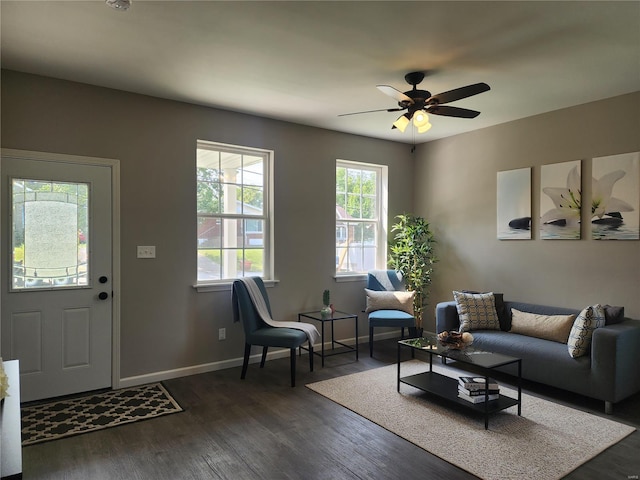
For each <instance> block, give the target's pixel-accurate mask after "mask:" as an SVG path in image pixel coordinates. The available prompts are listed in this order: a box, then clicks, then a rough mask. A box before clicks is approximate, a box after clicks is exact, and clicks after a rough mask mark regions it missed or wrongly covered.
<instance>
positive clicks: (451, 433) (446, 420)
mask: <svg viewBox="0 0 640 480" xmlns="http://www.w3.org/2000/svg"><path fill="white" fill-rule="evenodd" d="M428 368H429V366H428V364H426V363H425V362H421V361H419V360H411V361H408V362H403V363H402V370H401V373H402V376H405V375H413V374H416V373H420V372H422V371H426V370H428ZM433 368H434V370H435V371H437V372H439V373H442V374H445V375H448V376H450V377H454V378H457V377H459V376H461V375H465V374H466V375H469V374H468V373H465V372H463V371H462V370H457V369H455V368H451V367H447V366H444V365H436V364H434V365H433ZM396 378H397V366H396V365H390V366H387V367H382V368H376V369H374V370H368V371H365V372H360V373H355V374H351V375H346V376H343V377H338V378H333V379H330V380H325V381H322V382H317V383H311V384H308V385H307V387H308V388H310V389H311V390H313V391H315V392H317V393H319V394H321V395H323V396H325V397H327V398H329V399H331V400H333V401H334V402H336V403H338V404H340V405H342V406H344V407H346V408H348V409H349V410H352V411H353V412H355V413H357V414H359V415H361V416H363V417H365V418H367V419H368V420H371V421H372V422H374V423H376V424H378V425H380V426H381V427H383V428H385V429H386V430H389V431H390V432H393V433H395V434H396V435H398V436H400V437H402V438H404V439H405V440H408V441H409V442H411V443H413V444H415V445H417V446H419V447H420V448H422V449H424V450H426V451H427V452H429V453H432V454H433V455H436V456H438V457H440V458H442V459H443V460H445V461H447V462H449V463H451V464H453V465H456V466H457V467H459V468H461V469H463V470H466V471H467V472H469V473H472V474H473V475H476V476H478V477H480V478H482V479H484V480H516V479H517V480H522V479H523V478H535V479H536V480H557V479H559V478H562V477H563V476H565V475H567V474H568V473H570V472H571V471H573V470H575V469H576V468H577V467H579V466H580V465H582V464H583V463H585V462H587V461H588V460H590V459H591V458H593V457H595V456H596V455H598V454H599V453H601V452H602V451H604V450H605V449H607V448H608V447H610V446H611V445H613V444H615V443H617V442H619V441H620V440H622V439H623V438H624V437H626V436H627V435H629V434H631V433H632V432H633V431H634V430H635V428H633V427H630V426H627V425H624V424H621V423H618V422H615V421H612V420H609V419H606V418H602V417H599V416H596V415H592V414H589V413H585V412H581V411H578V410H575V409H572V408H569V407H565V406H562V405H558V404H555V403H553V402H549V401H546V400H543V399H540V398H537V397H534V396H531V395H527V394H524V393H523V398H522V416H521V417H519V416H518V414H517V407H511V408H509V409H507V410H504V411H502V412H499V413H496V414H493V415H492V416H491V417H490V418H489V430H485V429H484V418H483V417H482V416H478V415H477V414H475V413H474V412H470V411H469V412H467V411H466V410H460V409H456V408H453V407H452V406H450V405H447V404H446V402H444V401H434V399H433V397H431V396H430V395H428V394H426V393H424V392H422V391H420V390H418V389H416V388H414V387H412V386H410V385H406V384H401V386H400V393H398V391H397V389H396ZM500 391H501V393H505V394H506V395H509V396H513V397H514V398H517V391H514V390H512V389H510V388H508V387H507V386H505V385H501V386H500Z"/></svg>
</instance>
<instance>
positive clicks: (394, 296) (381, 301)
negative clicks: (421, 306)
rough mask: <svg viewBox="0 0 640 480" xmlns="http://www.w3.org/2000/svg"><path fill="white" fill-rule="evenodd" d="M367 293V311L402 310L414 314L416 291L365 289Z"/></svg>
mask: <svg viewBox="0 0 640 480" xmlns="http://www.w3.org/2000/svg"><path fill="white" fill-rule="evenodd" d="M364 291H365V293H366V294H367V308H366V310H365V312H366V313H369V312H374V311H376V310H402V311H403V312H407V313H408V314H409V315H413V314H414V312H413V298H414V297H415V296H416V292H389V291H378V290H369V289H368V288H365V289H364Z"/></svg>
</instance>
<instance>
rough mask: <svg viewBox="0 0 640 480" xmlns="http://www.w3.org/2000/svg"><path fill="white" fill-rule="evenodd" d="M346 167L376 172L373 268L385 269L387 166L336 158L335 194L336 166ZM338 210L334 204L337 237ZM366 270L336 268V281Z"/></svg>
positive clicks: (360, 273)
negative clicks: (375, 230)
mask: <svg viewBox="0 0 640 480" xmlns="http://www.w3.org/2000/svg"><path fill="white" fill-rule="evenodd" d="M340 167H342V168H347V169H357V170H370V171H375V172H376V179H377V184H376V192H377V201H376V207H377V208H376V217H377V220H374V221H375V222H376V223H377V236H376V246H377V247H376V255H375V264H376V265H375V268H376V269H386V268H387V249H388V243H387V229H388V216H389V215H388V199H389V194H388V184H389V181H388V178H389V174H388V170H389V169H388V167H387V166H386V165H379V164H374V163H364V162H356V161H352V160H342V159H337V160H336V187H335V188H336V195H337V169H338V168H340ZM349 221H350V222H356V223H357V222H358V221H362V222H367V223H370V222H371V221H372V220H371V219H349ZM338 222H339V219H338V211H337V205H336V225H335V228H334V230H335V237H336V238H337V234H338V231H337V229H338V225H337V224H338ZM337 247H338V244H337V240H336V242H335V248H334V251H336V253H337ZM366 274H367V272H366V271H346V272H344V271H338V270H337V269H336V272H335V278H336V281H349V280H352V279H353V280H359V279H361V278H362V277H363V276H366Z"/></svg>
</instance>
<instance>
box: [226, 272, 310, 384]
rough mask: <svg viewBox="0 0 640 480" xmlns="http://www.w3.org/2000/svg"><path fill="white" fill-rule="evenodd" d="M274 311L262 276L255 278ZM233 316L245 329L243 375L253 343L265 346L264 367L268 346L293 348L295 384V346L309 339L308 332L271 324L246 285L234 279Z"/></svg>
mask: <svg viewBox="0 0 640 480" xmlns="http://www.w3.org/2000/svg"><path fill="white" fill-rule="evenodd" d="M255 281H256V283H257V284H258V288H259V289H260V291H261V292H262V295H263V297H264V301H265V303H266V304H267V309H268V310H269V314H271V304H270V303H269V296H268V295H267V290H266V288H265V286H264V282H263V281H262V279H261V278H256V279H255ZM232 302H233V320H234V322H237V321H241V322H242V328H243V329H244V336H245V345H244V361H243V363H242V373H241V374H240V379H242V380H244V378H245V376H246V374H247V368H248V366H249V355H250V353H251V346H252V345H259V346H262V359H261V361H260V368H263V367H264V362H265V359H266V358H267V349H268V348H269V347H280V348H288V349H289V350H290V351H291V386H292V387H295V386H296V349H297V348H298V347H300V346H301V345H303V344H304V343H305V342H307V341H308V339H307V334H306V333H305V332H303V331H302V330H297V329H295V328H281V327H271V326H269V325H267V324H266V323H264V321H263V320H262V318H260V315H259V314H258V311H257V310H256V307H255V306H254V304H253V301H252V300H251V296H250V295H249V291H248V290H247V287H246V286H245V285H244V283H242V282H241V281H240V280H236V281H235V282H233V293H232ZM309 369H310V371H312V372H313V345H311V342H309Z"/></svg>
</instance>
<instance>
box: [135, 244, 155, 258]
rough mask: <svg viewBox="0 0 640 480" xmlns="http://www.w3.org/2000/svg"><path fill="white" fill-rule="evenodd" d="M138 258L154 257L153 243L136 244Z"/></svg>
mask: <svg viewBox="0 0 640 480" xmlns="http://www.w3.org/2000/svg"><path fill="white" fill-rule="evenodd" d="M138 258H156V247H155V245H138Z"/></svg>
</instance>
